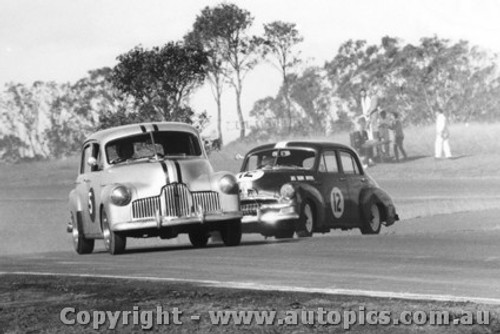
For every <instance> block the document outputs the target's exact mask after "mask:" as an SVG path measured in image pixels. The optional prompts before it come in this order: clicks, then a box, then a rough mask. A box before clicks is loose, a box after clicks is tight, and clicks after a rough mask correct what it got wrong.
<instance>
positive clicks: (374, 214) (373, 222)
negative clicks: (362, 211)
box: [370, 204, 380, 231]
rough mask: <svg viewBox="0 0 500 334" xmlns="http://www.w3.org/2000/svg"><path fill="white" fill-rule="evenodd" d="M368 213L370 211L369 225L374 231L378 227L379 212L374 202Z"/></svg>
mask: <svg viewBox="0 0 500 334" xmlns="http://www.w3.org/2000/svg"><path fill="white" fill-rule="evenodd" d="M370 213H371V219H370V227H371V228H372V230H373V231H376V230H378V228H379V227H380V212H379V210H378V206H377V205H376V204H372V206H371V208H370Z"/></svg>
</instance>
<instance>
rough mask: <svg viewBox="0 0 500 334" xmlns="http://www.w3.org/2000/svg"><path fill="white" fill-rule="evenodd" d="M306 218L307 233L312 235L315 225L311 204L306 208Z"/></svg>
mask: <svg viewBox="0 0 500 334" xmlns="http://www.w3.org/2000/svg"><path fill="white" fill-rule="evenodd" d="M304 218H305V222H304V226H305V228H306V231H307V233H311V232H312V230H313V225H314V216H313V212H312V209H311V206H310V205H309V204H306V205H305V206H304Z"/></svg>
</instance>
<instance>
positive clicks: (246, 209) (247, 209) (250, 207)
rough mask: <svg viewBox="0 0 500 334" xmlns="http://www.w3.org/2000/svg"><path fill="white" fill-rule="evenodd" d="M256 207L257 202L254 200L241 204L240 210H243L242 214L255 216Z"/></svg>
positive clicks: (257, 206)
mask: <svg viewBox="0 0 500 334" xmlns="http://www.w3.org/2000/svg"><path fill="white" fill-rule="evenodd" d="M258 208H259V204H258V203H255V202H252V203H245V204H241V211H242V212H243V216H255V215H256V214H257V209H258Z"/></svg>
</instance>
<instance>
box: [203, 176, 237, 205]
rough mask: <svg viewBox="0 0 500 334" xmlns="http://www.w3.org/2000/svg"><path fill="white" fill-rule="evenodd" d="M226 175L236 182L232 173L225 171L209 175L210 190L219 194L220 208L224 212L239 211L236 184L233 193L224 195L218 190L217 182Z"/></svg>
mask: <svg viewBox="0 0 500 334" xmlns="http://www.w3.org/2000/svg"><path fill="white" fill-rule="evenodd" d="M226 175H230V176H232V177H233V178H234V180H235V182H236V177H235V175H234V174H233V173H230V172H226V171H221V172H215V173H213V174H212V175H210V188H211V189H212V191H216V192H218V193H219V199H220V203H221V208H222V210H223V211H224V212H234V211H239V210H240V197H239V186H238V183H237V182H236V186H235V189H234V193H230V194H226V193H224V192H223V191H222V190H221V189H220V186H219V182H220V180H221V179H222V178H223V177H224V176H226Z"/></svg>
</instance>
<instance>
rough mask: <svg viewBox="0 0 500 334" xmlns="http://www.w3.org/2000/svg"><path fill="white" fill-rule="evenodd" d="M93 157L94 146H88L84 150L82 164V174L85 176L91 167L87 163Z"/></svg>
mask: <svg viewBox="0 0 500 334" xmlns="http://www.w3.org/2000/svg"><path fill="white" fill-rule="evenodd" d="M91 156H92V144H87V145H85V147H84V148H83V152H82V161H81V162H80V174H85V173H89V172H90V166H89V165H88V164H87V161H88V160H89V158H90V157H91Z"/></svg>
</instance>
